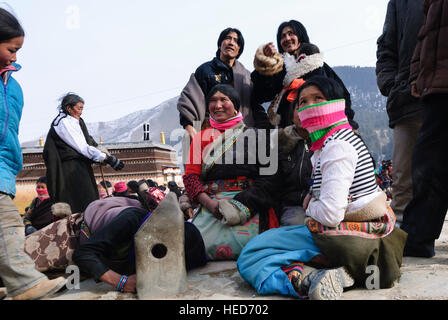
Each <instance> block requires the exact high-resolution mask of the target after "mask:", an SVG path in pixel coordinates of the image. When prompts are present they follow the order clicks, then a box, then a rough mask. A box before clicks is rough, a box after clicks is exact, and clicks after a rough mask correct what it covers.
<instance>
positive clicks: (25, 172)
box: [16, 140, 183, 188]
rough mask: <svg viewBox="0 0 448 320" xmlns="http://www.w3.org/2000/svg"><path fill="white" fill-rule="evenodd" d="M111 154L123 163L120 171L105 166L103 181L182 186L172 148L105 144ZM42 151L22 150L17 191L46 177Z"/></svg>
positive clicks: (97, 174) (145, 143) (98, 175)
mask: <svg viewBox="0 0 448 320" xmlns="http://www.w3.org/2000/svg"><path fill="white" fill-rule="evenodd" d="M102 146H104V147H106V148H107V150H109V152H110V153H111V154H112V155H114V156H116V157H117V158H118V159H120V160H121V161H123V162H124V164H125V167H124V168H123V170H121V171H115V170H114V169H112V168H111V167H110V166H108V165H106V166H103V172H104V179H105V180H109V181H110V182H112V183H114V182H118V181H126V182H127V181H130V180H137V181H138V180H140V179H152V180H154V181H155V182H157V183H158V184H159V185H166V184H167V183H168V182H169V181H176V183H177V184H178V185H183V183H182V177H181V171H180V168H179V167H178V166H177V159H176V151H175V149H174V148H173V147H171V146H169V145H166V144H160V143H154V142H152V141H150V140H146V141H142V142H126V143H106V144H102ZM42 152H43V147H32V148H23V149H22V153H23V169H22V170H21V171H20V172H19V174H18V175H17V178H16V182H17V187H18V188H20V186H22V185H28V184H33V185H34V184H35V182H36V180H37V179H38V178H39V177H41V176H44V175H45V173H46V167H45V163H44V160H43V157H42ZM93 169H94V173H95V178H96V180H97V182H99V181H101V180H102V176H101V171H100V166H99V165H97V164H94V165H93Z"/></svg>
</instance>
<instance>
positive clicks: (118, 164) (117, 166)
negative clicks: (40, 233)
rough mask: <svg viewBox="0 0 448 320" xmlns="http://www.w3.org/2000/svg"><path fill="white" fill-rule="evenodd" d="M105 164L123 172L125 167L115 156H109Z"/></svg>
mask: <svg viewBox="0 0 448 320" xmlns="http://www.w3.org/2000/svg"><path fill="white" fill-rule="evenodd" d="M104 162H105V163H107V164H108V165H110V166H111V167H112V168H113V169H114V170H116V171H118V170H121V169H123V167H124V163H123V162H121V161H120V160H119V159H118V158H117V157H114V156H107V157H106V159H104Z"/></svg>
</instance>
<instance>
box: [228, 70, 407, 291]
mask: <svg viewBox="0 0 448 320" xmlns="http://www.w3.org/2000/svg"><path fill="white" fill-rule="evenodd" d="M294 107H295V108H296V112H295V115H294V123H295V124H296V126H297V127H298V128H299V129H300V130H306V131H307V132H308V134H309V136H310V139H311V142H312V145H311V150H312V151H314V154H313V156H312V157H311V162H312V164H313V174H312V178H311V183H310V184H311V186H310V193H309V195H308V196H307V199H305V201H304V204H303V206H304V209H305V210H306V215H307V218H306V219H305V225H304V226H289V227H282V228H277V229H272V230H269V231H266V232H265V233H263V234H261V235H259V236H257V237H255V238H254V239H252V240H251V241H250V242H249V243H248V244H247V245H246V247H245V248H244V249H243V252H242V253H241V255H240V257H239V259H238V262H237V265H238V270H239V271H240V273H241V275H242V277H243V278H244V279H245V280H246V281H248V282H249V283H251V284H252V285H253V286H254V287H255V288H256V289H257V291H258V292H259V293H260V294H273V293H277V294H284V295H291V296H295V297H298V298H310V299H338V298H339V297H340V296H341V295H342V293H343V291H344V288H348V287H352V286H354V285H356V286H361V287H362V286H366V285H368V284H369V283H368V281H367V277H368V276H369V275H370V273H369V272H367V270H372V269H368V268H369V267H370V268H371V267H372V266H374V267H375V270H378V274H379V275H380V276H379V277H378V281H377V283H376V285H375V286H373V287H372V286H368V288H369V289H372V288H374V289H380V288H390V287H392V286H393V284H394V281H396V280H397V279H399V277H400V266H401V261H402V257H403V248H404V244H405V241H406V233H405V232H404V231H402V230H400V229H397V228H394V225H395V215H394V213H393V211H392V209H391V208H390V207H389V206H388V204H387V202H386V195H385V194H384V193H383V192H382V191H381V190H380V189H379V188H378V186H377V185H376V181H375V175H374V164H373V159H372V157H371V155H370V153H369V151H368V149H367V147H366V145H365V144H364V142H363V140H362V139H361V137H360V136H359V135H358V134H355V133H354V132H353V130H352V127H351V126H350V124H349V123H348V119H347V117H346V115H345V112H344V109H345V101H344V99H343V90H342V88H341V87H340V85H339V84H338V83H337V82H335V81H334V80H332V79H328V78H324V77H320V76H316V77H312V78H310V79H309V80H307V81H306V82H305V83H304V84H303V85H302V86H301V87H300V88H299V89H298V93H297V98H296V99H295V101H294ZM304 265H308V266H313V267H317V269H315V270H313V271H312V272H309V273H308V274H305V273H304V270H305V269H304Z"/></svg>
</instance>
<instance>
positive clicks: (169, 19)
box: [0, 0, 388, 143]
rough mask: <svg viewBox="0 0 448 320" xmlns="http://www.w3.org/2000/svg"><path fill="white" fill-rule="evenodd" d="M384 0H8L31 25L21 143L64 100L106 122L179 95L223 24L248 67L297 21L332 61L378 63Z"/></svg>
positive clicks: (208, 55)
mask: <svg viewBox="0 0 448 320" xmlns="http://www.w3.org/2000/svg"><path fill="white" fill-rule="evenodd" d="M387 3H388V0H339V1H334V0H313V1H309V0H307V1H305V0H281V1H272V0H270V1H266V0H256V1H255V0H245V1H241V0H226V1H215V0H197V1H196V0H190V1H185V0H164V1H148V0H127V1H117V0H10V1H6V2H1V1H0V6H1V7H3V8H7V9H9V10H11V9H12V10H13V12H14V14H15V15H16V16H17V17H18V19H19V21H20V22H21V24H22V26H23V28H24V30H25V33H26V35H25V42H24V45H23V47H22V49H21V50H20V51H19V52H18V56H17V59H18V60H17V63H19V64H20V65H21V66H22V70H20V71H19V72H17V73H16V74H15V75H14V77H15V78H16V79H17V80H18V81H19V83H20V84H21V86H22V89H23V92H24V99H25V106H24V109H23V114H22V120H21V123H20V129H19V140H20V142H21V143H23V142H26V141H30V140H37V139H39V137H40V136H42V135H45V134H46V133H47V131H48V129H49V127H50V123H51V121H52V120H53V118H54V117H56V115H57V107H58V104H59V98H60V97H61V96H63V95H64V94H65V93H67V92H75V93H77V94H78V95H80V96H81V97H82V98H83V99H84V100H85V107H84V112H83V115H82V117H83V119H84V120H85V121H86V122H99V121H110V120H115V119H118V118H120V117H122V116H125V115H127V114H129V113H131V112H134V111H137V110H143V109H149V108H152V107H155V106H157V105H158V104H160V103H162V102H163V101H165V100H168V99H170V98H173V97H175V96H177V95H179V94H180V92H181V91H182V89H183V87H184V86H185V84H186V83H187V81H188V79H189V77H190V75H191V73H193V72H194V71H195V70H196V68H197V67H198V66H199V65H201V64H202V63H204V62H206V61H209V60H211V59H212V58H213V57H214V56H215V53H216V50H217V39H218V36H219V34H220V32H221V31H222V30H224V29H225V28H227V27H235V28H238V29H239V30H240V31H241V32H242V34H243V36H244V40H245V48H244V52H243V54H242V55H241V57H240V58H239V60H240V62H241V63H243V65H245V67H246V68H247V69H249V70H250V71H252V70H253V58H254V54H255V51H256V49H257V48H258V47H259V46H260V45H262V44H265V43H268V42H274V43H276V32H277V28H278V26H279V25H280V23H282V22H283V21H288V20H291V19H295V20H298V21H300V22H301V23H302V24H303V25H304V26H305V27H306V29H307V32H308V35H309V37H310V41H311V42H312V43H314V44H316V45H317V46H318V47H319V48H320V50H321V52H323V54H324V58H325V61H326V62H327V63H328V64H329V65H330V66H332V67H334V66H343V65H352V66H372V67H373V66H375V63H376V40H377V38H378V37H379V36H380V35H381V32H382V29H383V24H384V19H385V15H386V9H387Z"/></svg>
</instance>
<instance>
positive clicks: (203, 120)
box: [177, 28, 265, 163]
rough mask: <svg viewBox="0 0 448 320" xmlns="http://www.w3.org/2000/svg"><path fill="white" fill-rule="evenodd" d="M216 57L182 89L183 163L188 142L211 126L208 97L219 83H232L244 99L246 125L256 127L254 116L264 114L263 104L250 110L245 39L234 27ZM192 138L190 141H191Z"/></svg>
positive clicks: (220, 43)
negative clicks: (243, 55) (240, 60)
mask: <svg viewBox="0 0 448 320" xmlns="http://www.w3.org/2000/svg"><path fill="white" fill-rule="evenodd" d="M217 44H218V50H217V52H216V57H214V58H213V59H212V60H210V61H208V62H205V63H203V64H202V65H200V66H199V67H198V68H197V69H196V71H195V73H193V74H192V75H191V76H190V79H189V81H188V83H187V85H186V86H185V88H184V89H183V90H182V92H181V94H180V97H179V100H178V102H177V109H178V110H179V118H180V124H181V125H182V127H183V128H184V129H185V130H186V131H187V132H186V133H188V134H186V135H185V136H184V141H183V145H182V150H183V157H184V163H186V158H187V157H186V155H187V152H188V150H189V142H190V141H189V140H190V139H191V138H192V137H193V136H194V135H195V134H196V133H197V132H199V131H200V130H201V129H204V128H205V127H206V126H207V123H208V121H207V120H208V108H207V106H206V103H205V97H206V96H207V94H208V93H209V91H210V89H211V88H213V87H214V86H215V85H217V84H230V85H231V86H232V87H234V88H235V89H236V91H237V92H238V94H239V96H240V100H241V109H240V111H241V113H242V115H243V117H244V123H245V124H246V125H247V126H248V127H253V125H254V116H256V114H261V116H265V111H264V109H263V107H262V106H261V105H257V106H255V107H254V108H251V100H250V99H251V94H252V82H251V79H250V72H249V70H247V69H246V68H245V67H244V66H243V64H241V63H240V62H239V61H238V58H239V57H240V56H241V54H242V53H243V50H244V38H243V35H242V34H241V32H240V31H239V30H238V29H235V28H227V29H225V30H223V31H222V32H221V34H220V35H219V38H218V43H217ZM188 138H189V139H188Z"/></svg>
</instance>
